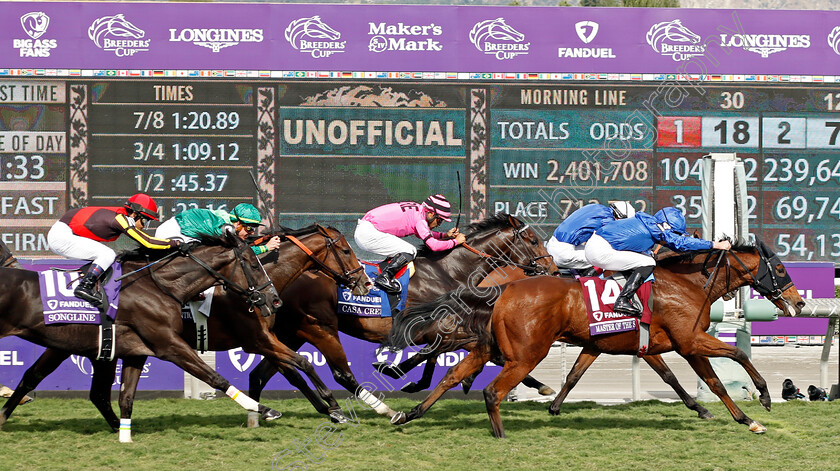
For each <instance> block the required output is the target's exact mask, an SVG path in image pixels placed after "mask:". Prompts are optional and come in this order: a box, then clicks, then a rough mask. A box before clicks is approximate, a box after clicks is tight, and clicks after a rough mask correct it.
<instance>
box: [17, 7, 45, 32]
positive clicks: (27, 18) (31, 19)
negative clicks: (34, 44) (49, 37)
mask: <svg viewBox="0 0 840 471" xmlns="http://www.w3.org/2000/svg"><path fill="white" fill-rule="evenodd" d="M20 25H21V26H22V27H23V31H24V32H26V34H28V35H29V37H30V38H32V39H38V38H40V37H41V36H42V35H43V34H44V33H46V32H47V28H48V27H49V26H50V17H49V16H47V14H46V13H44V12H42V11H33V12H29V13H27V14H25V15H23V16H21V17H20Z"/></svg>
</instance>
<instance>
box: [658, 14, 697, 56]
mask: <svg viewBox="0 0 840 471" xmlns="http://www.w3.org/2000/svg"><path fill="white" fill-rule="evenodd" d="M646 39H647V43H648V44H649V45H650V47H652V48H653V50H654V51H656V52H659V53H661V52H662V43H663V42H664V41H668V42H675V43H689V44H700V41H701V38H700V36H698V35H696V34H694V32H693V31H691V30H690V29H688V28H686V27H685V26H683V24H682V21H680V20H672V21H663V22H662V23H657V24H655V25H653V26H651V27H650V30H649V31H648V32H647V37H646Z"/></svg>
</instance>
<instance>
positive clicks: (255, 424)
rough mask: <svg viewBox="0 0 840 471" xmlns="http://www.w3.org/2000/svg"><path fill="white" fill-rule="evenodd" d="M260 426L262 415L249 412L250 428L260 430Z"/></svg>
mask: <svg viewBox="0 0 840 471" xmlns="http://www.w3.org/2000/svg"><path fill="white" fill-rule="evenodd" d="M259 426H260V413H259V412H253V411H248V428H259Z"/></svg>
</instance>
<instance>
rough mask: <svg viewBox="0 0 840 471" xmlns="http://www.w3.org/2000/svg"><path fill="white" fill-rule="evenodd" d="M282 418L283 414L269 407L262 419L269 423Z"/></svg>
mask: <svg viewBox="0 0 840 471" xmlns="http://www.w3.org/2000/svg"><path fill="white" fill-rule="evenodd" d="M280 417H283V414H281V413H280V412H278V411H276V410H274V409H271V408H268V407H266V410H265V411H264V412H263V413H262V419H263V420H265V421H267V422H269V421H272V420H277V419H279V418H280Z"/></svg>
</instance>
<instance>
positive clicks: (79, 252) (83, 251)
mask: <svg viewBox="0 0 840 471" xmlns="http://www.w3.org/2000/svg"><path fill="white" fill-rule="evenodd" d="M47 243H48V244H50V250H52V251H53V252H55V253H57V254H58V255H61V256H63V257H67V258H74V259H77V260H92V261H93V263H95V264H97V265H99V266H100V267H102V269H103V270H107V269H108V267H110V266H111V264H112V263H114V259H115V258H117V254H116V252H114V251H113V250H112V249H111V248H110V247H108V246H107V245H105V244H103V243H102V242H98V241H95V240H93V239H88V238H87V237H82V236H77V235H76V234H73V229H70V226H68V225H67V224H65V223H63V222H61V221H57V222H56V223H55V224H53V226H52V228H50V232H48V233H47Z"/></svg>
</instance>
